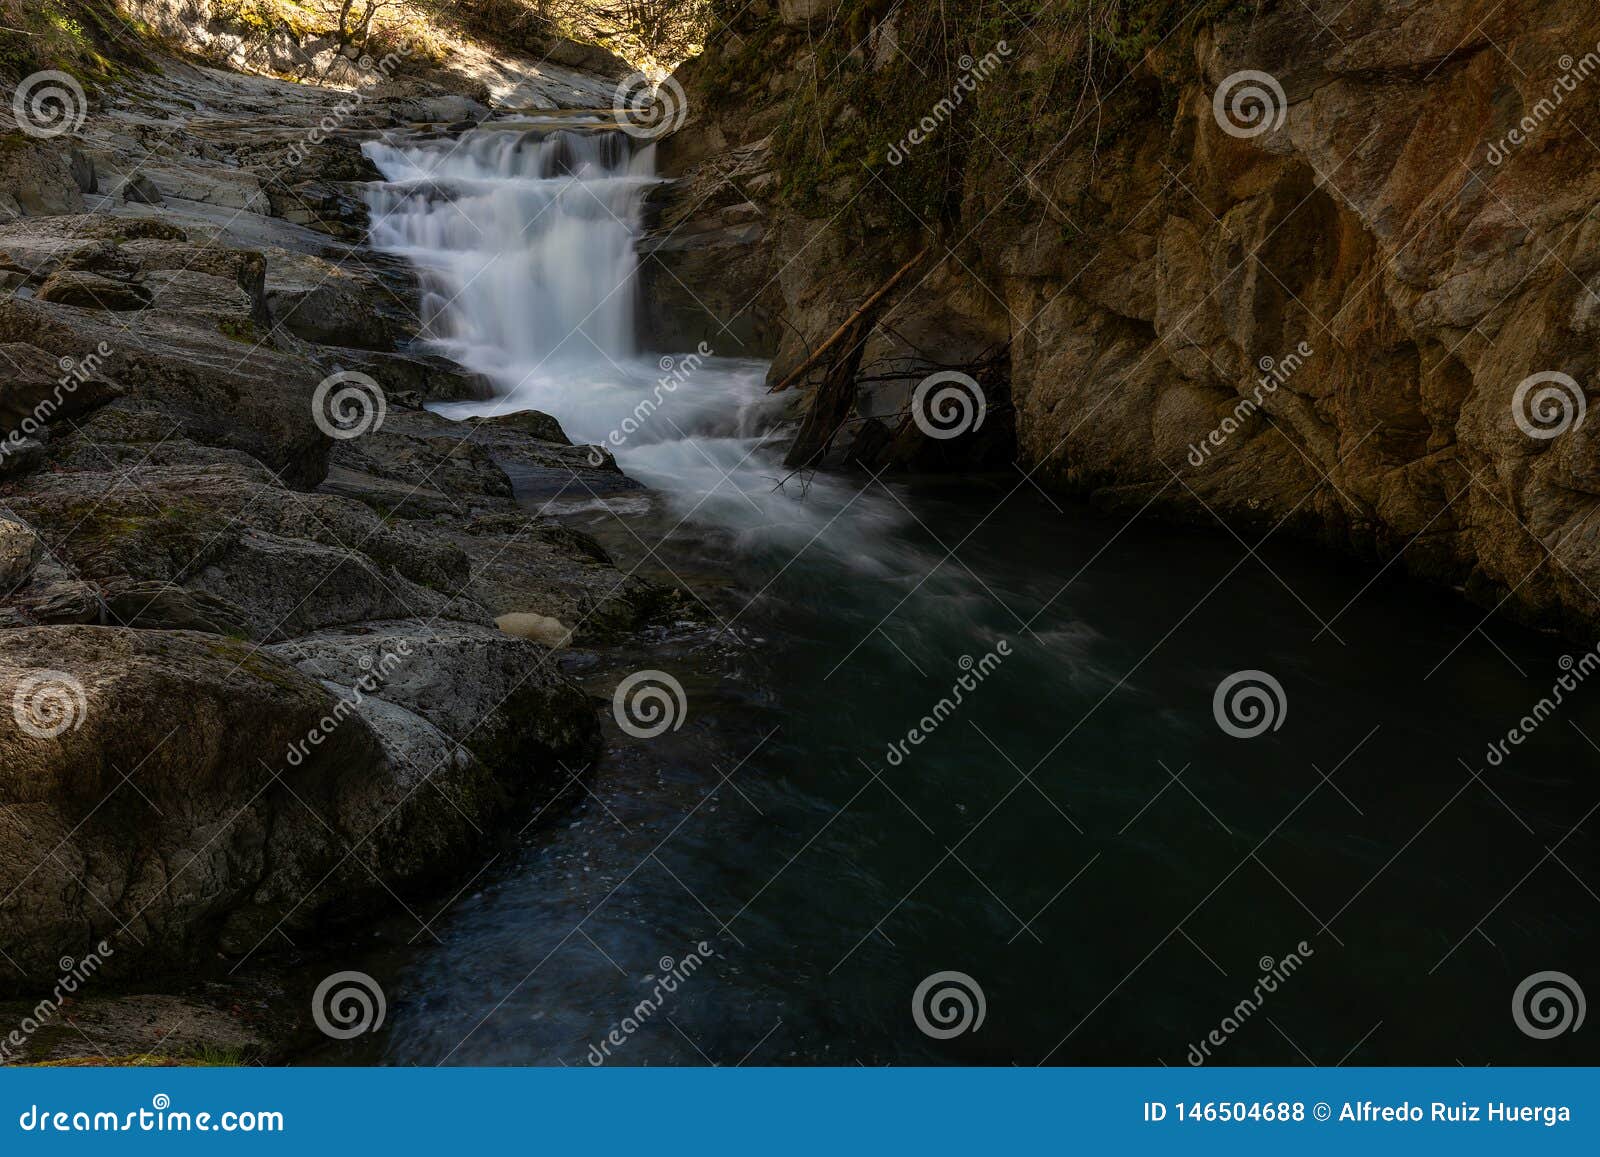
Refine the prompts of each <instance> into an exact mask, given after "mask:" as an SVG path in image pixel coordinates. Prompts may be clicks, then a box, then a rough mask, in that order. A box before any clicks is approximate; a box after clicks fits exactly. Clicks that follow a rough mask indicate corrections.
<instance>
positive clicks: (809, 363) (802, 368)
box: [767, 246, 929, 394]
mask: <svg viewBox="0 0 1600 1157" xmlns="http://www.w3.org/2000/svg"><path fill="white" fill-rule="evenodd" d="M928 248H929V247H928V246H924V247H923V248H922V250H921V251H920V252H919V253H918V254H917V255H916V256H915V257H913V258H912V259H911V260H910V261H907V262H906V263H905V264H904V265H902V266H901V267H900V268H899V269H897V270H895V273H894V276H893V277H891V278H889V280H888V281H886V282H884V283H883V285H882V286H881V287H880V288H879V289H878V291H877V292H876V293H874V294H873V295H872V296H871V297H869V298H867V300H866V301H864V302H862V303H861V307H860V308H859V309H857V310H856V311H855V312H854V313H852V314H851V315H850V316H849V317H848V318H846V319H845V322H844V324H843V325H841V326H840V327H839V328H838V329H836V330H834V331H833V336H832V337H830V338H828V340H827V341H825V342H823V343H822V344H821V345H819V346H818V347H817V349H816V352H815V353H813V354H812V355H811V356H810V357H808V358H807V359H806V360H805V361H803V362H801V363H800V365H799V366H798V367H796V369H795V370H794V371H793V372H791V373H790V374H789V376H788V377H786V378H784V379H783V381H781V382H779V383H778V384H777V385H775V386H773V387H772V389H770V390H768V391H767V392H768V393H771V394H781V393H783V391H785V390H787V389H788V388H789V387H790V386H792V385H794V384H795V383H796V382H798V381H800V380H801V379H803V378H804V377H805V376H806V375H807V374H808V373H810V372H811V371H812V370H813V369H815V368H816V365H817V363H818V362H820V361H821V360H822V359H823V357H824V356H825V355H826V354H827V352H828V351H829V350H831V349H832V348H833V347H834V346H836V345H838V344H839V342H840V340H841V339H842V338H843V337H844V336H845V334H847V333H849V332H850V331H851V329H853V328H854V326H855V324H856V323H857V322H858V321H860V320H861V319H862V318H863V317H865V316H866V315H867V313H868V312H870V311H871V309H872V308H873V307H874V306H875V305H877V304H878V303H879V302H880V301H882V300H883V299H884V298H885V297H887V296H888V295H889V294H890V293H891V292H893V290H894V287H895V286H897V285H899V284H900V282H901V281H903V280H904V279H905V276H906V274H908V273H910V272H911V270H912V269H914V268H915V267H916V265H917V263H918V262H919V261H921V260H922V259H923V258H924V257H926V256H927V255H928Z"/></svg>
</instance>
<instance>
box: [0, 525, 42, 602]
mask: <svg viewBox="0 0 1600 1157" xmlns="http://www.w3.org/2000/svg"><path fill="white" fill-rule="evenodd" d="M43 554H44V546H43V544H41V543H40V542H39V536H38V535H37V534H35V533H34V532H33V527H31V526H29V525H28V524H27V523H25V522H21V521H18V520H16V519H11V518H6V517H4V516H0V593H9V592H11V591H14V590H15V589H16V588H17V587H19V586H21V585H22V584H23V583H25V582H27V581H28V579H29V577H30V576H31V575H32V574H33V568H34V567H36V566H38V565H39V559H40V558H41V557H42V556H43Z"/></svg>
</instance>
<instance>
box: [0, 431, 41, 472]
mask: <svg viewBox="0 0 1600 1157" xmlns="http://www.w3.org/2000/svg"><path fill="white" fill-rule="evenodd" d="M43 461H44V443H43V442H41V441H39V440H38V439H36V438H23V437H20V436H19V435H18V434H17V433H16V432H15V431H13V432H12V433H11V434H10V435H8V436H7V437H6V438H5V440H4V441H0V478H9V477H11V476H12V475H15V474H26V473H28V472H29V471H30V470H37V469H38V468H39V464H40V463H42V462H43Z"/></svg>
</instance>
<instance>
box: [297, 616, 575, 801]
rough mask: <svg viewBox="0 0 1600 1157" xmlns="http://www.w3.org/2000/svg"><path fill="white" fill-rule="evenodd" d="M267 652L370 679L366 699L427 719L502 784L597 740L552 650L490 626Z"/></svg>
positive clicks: (381, 629)
mask: <svg viewBox="0 0 1600 1157" xmlns="http://www.w3.org/2000/svg"><path fill="white" fill-rule="evenodd" d="M269 649H270V650H271V651H273V652H274V653H275V654H277V655H279V656H281V657H283V658H284V659H286V660H288V661H289V662H291V663H293V664H295V666H297V667H298V668H299V669H300V670H301V671H303V672H305V673H306V674H308V675H310V676H312V677H313V678H316V679H321V680H323V681H325V682H330V683H334V684H338V685H340V686H352V687H353V686H357V685H359V684H361V681H363V680H366V681H367V685H366V686H365V688H364V689H365V691H366V693H367V694H368V695H371V696H373V697H375V698H378V699H382V700H385V701H387V702H390V703H394V704H398V705H399V706H401V707H404V708H406V709H407V710H409V711H412V712H414V713H415V714H417V715H418V716H420V717H422V718H423V719H426V720H427V721H428V722H429V723H430V724H432V725H433V726H434V727H436V728H438V729H439V731H440V732H441V733H442V734H444V735H445V736H447V737H448V738H449V739H450V740H451V741H453V742H455V743H460V744H462V745H463V746H465V747H466V748H467V749H468V750H470V751H471V752H472V753H473V754H474V755H475V756H476V757H477V758H478V759H479V760H481V761H483V762H484V763H485V764H486V765H487V766H488V767H489V768H490V769H491V770H493V771H495V772H497V773H501V774H503V775H504V776H507V777H511V776H526V775H528V774H530V773H531V772H533V771H535V770H536V769H537V768H538V767H544V768H546V769H553V766H554V761H556V760H558V759H560V758H562V756H563V754H564V753H569V752H572V751H575V750H581V749H582V748H584V747H585V745H587V744H588V743H589V742H591V741H592V739H593V737H594V735H596V734H597V726H596V723H595V718H594V712H593V710H592V709H591V707H590V705H589V702H588V699H587V697H586V696H585V695H584V693H583V692H582V691H581V690H579V689H578V688H577V687H575V686H574V685H573V684H571V683H569V682H568V681H567V680H566V679H565V678H563V677H562V676H561V675H560V674H559V673H558V672H557V671H556V670H555V668H554V667H553V665H552V664H551V662H550V653H549V651H548V650H547V649H545V648H544V647H540V646H537V645H535V644H533V643H530V642H527V641H525V640H523V639H520V638H512V637H510V636H508V635H506V634H504V633H502V632H499V631H497V630H495V629H494V628H492V627H480V626H473V625H470V624H465V623H441V624H436V625H435V624H429V623H422V622H389V623H364V624H361V625H359V626H358V627H352V628H345V629H343V630H341V631H338V632H320V633H318V634H314V635H308V636H305V637H302V638H298V639H295V640H293V641H291V642H288V643H281V644H278V645H277V646H274V647H271V648H269ZM565 778H566V777H565V776H561V777H560V778H558V779H553V780H551V782H550V784H549V785H548V786H550V787H552V788H554V787H559V786H560V783H561V782H562V781H563V780H564V779H565Z"/></svg>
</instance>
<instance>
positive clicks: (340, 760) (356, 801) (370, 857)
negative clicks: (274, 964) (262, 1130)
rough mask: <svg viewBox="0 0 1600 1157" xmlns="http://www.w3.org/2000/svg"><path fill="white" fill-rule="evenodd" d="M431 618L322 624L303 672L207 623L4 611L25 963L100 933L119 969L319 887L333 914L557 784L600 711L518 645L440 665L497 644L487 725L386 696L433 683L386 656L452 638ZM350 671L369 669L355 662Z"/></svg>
mask: <svg viewBox="0 0 1600 1157" xmlns="http://www.w3.org/2000/svg"><path fill="white" fill-rule="evenodd" d="M428 631H429V629H428V628H427V627H426V626H425V625H424V624H420V623H418V624H411V625H409V626H407V625H400V624H392V625H390V627H389V629H388V630H387V631H386V633H384V634H382V635H379V636H373V637H370V638H369V645H368V646H367V648H366V649H365V650H362V651H361V652H360V653H359V654H357V653H356V652H355V651H353V650H352V649H351V647H350V646H349V645H344V644H333V645H332V646H331V648H330V649H329V650H328V651H327V652H326V655H325V657H324V658H323V660H322V661H321V670H323V672H324V673H325V674H326V675H328V676H330V677H329V678H327V679H325V680H322V681H319V680H318V679H316V678H313V677H312V676H311V675H308V674H306V673H303V672H302V671H301V670H297V669H296V667H295V666H294V665H292V664H291V663H289V662H287V661H285V659H284V658H283V657H280V656H278V655H274V654H271V653H268V652H265V651H260V650H258V649H256V648H255V647H253V646H251V645H250V644H247V643H244V642H240V641H236V640H232V639H226V638H222V637H219V636H216V635H203V634H196V633H191V632H165V631H133V630H125V629H119V628H106V627H46V628H32V629H26V630H16V631H5V632H0V701H3V703H4V704H5V705H6V707H7V710H5V711H0V914H3V918H0V950H3V951H4V952H5V954H6V955H7V956H8V957H10V958H11V959H12V960H13V961H14V962H15V963H16V965H17V966H18V967H19V968H21V969H22V971H23V972H24V973H25V974H26V977H27V980H28V981H31V982H33V983H39V982H42V981H44V980H46V979H47V978H49V977H53V976H54V975H55V974H56V971H57V968H58V965H57V961H58V959H59V958H61V957H63V956H75V957H78V956H82V954H83V953H84V952H86V951H88V950H89V948H90V947H91V946H93V945H95V944H97V943H98V942H99V941H101V940H107V941H109V942H110V944H111V945H112V946H113V948H114V949H115V955H114V957H113V958H111V959H110V960H109V962H108V964H109V970H110V971H113V972H118V973H131V972H133V971H136V970H137V971H148V970H149V969H151V968H156V967H178V966H183V965H189V964H193V963H195V962H201V961H211V960H215V958H216V954H217V953H219V952H220V953H222V954H223V955H224V956H227V957H237V956H242V955H245V954H249V953H252V952H254V951H255V950H256V949H257V948H260V947H262V946H263V944H264V943H265V942H266V941H267V939H268V938H269V937H272V936H274V935H275V934H276V932H278V931H283V932H285V933H287V934H290V935H292V934H293V933H294V932H295V931H296V930H297V929H300V928H304V927H306V926H307V925H308V924H310V923H311V922H312V921H314V920H315V919H316V918H317V916H318V915H319V913H321V912H322V911H323V909H324V908H326V907H327V905H328V904H329V902H330V901H333V900H335V899H337V900H338V901H339V910H338V914H339V915H346V916H348V915H350V914H351V913H352V911H353V910H358V909H359V907H360V902H361V901H363V900H364V899H366V898H368V897H371V896H373V895H374V894H380V895H381V894H382V893H383V892H384V891H385V889H389V888H403V887H404V886H406V885H407V884H410V883H415V882H419V881H422V880H424V879H425V878H427V877H429V876H430V875H433V874H434V873H436V872H437V871H438V870H439V868H440V865H441V864H443V863H448V862H450V861H451V860H452V859H459V857H460V856H461V855H462V854H464V853H466V852H468V851H470V850H471V849H473V848H474V847H476V846H478V844H479V843H480V841H481V839H482V835H481V833H482V832H484V831H488V830H491V829H492V828H493V826H494V823H495V820H496V819H497V817H498V816H500V815H501V813H503V812H504V811H505V809H506V808H507V807H508V806H510V805H511V804H513V803H514V802H516V801H519V800H520V801H527V800H529V799H530V798H532V797H533V796H534V795H535V794H536V792H537V791H538V790H540V789H543V790H546V791H550V790H553V789H555V788H556V787H558V786H559V785H561V784H564V783H565V782H566V776H565V773H564V772H563V771H562V766H563V765H570V766H573V767H576V766H580V765H581V763H582V761H583V760H584V758H585V757H586V755H587V754H588V751H589V748H590V747H591V745H592V743H593V740H594V736H595V733H596V728H595V724H594V720H593V714H592V712H591V711H590V710H589V709H588V707H587V703H586V701H585V699H584V697H583V695H582V694H581V693H580V692H578V691H577V690H576V689H574V688H571V687H570V686H568V685H567V684H565V683H564V682H562V681H561V680H559V679H558V678H557V677H555V676H553V675H550V674H548V673H545V672H541V671H539V670H538V669H537V662H538V649H537V648H533V647H532V646H527V645H525V646H524V647H523V649H522V650H521V651H518V652H517V653H516V654H512V653H511V652H510V651H509V650H508V648H507V647H506V646H505V645H500V644H497V643H496V642H495V641H491V640H483V641H480V642H479V643H475V644H473V646H472V647H469V648H467V649H466V650H465V651H461V652H459V654H460V655H461V659H462V664H463V665H461V666H459V667H458V668H457V669H456V672H455V673H457V674H460V675H462V676H465V675H466V674H467V667H466V666H465V664H467V663H470V662H471V661H473V660H474V659H481V658H484V657H485V651H497V652H498V658H497V659H496V660H495V661H494V662H492V663H490V664H489V666H488V671H489V676H490V679H489V682H490V684H491V685H492V686H494V687H496V688H497V689H499V690H501V691H506V689H507V688H506V684H507V683H508V682H510V681H511V679H512V672H514V671H515V672H516V675H515V677H516V679H517V680H519V681H521V682H519V684H518V686H517V687H514V688H513V690H514V692H515V693H514V695H512V696H511V697H509V698H507V699H506V702H505V707H504V708H503V710H504V711H505V712H506V713H507V717H506V719H505V721H504V723H503V725H501V726H499V727H497V728H496V729H494V730H493V731H492V732H491V733H489V734H492V735H493V737H494V740H493V742H492V743H491V742H490V741H489V740H488V739H487V738H485V739H483V740H477V741H475V740H474V738H473V736H472V735H471V734H469V729H468V726H467V724H466V718H467V717H466V715H465V712H466V710H468V705H467V704H466V703H464V702H461V703H458V704H457V706H458V708H459V711H460V712H461V713H460V714H456V715H451V714H450V713H449V710H448V709H435V708H430V710H433V713H434V714H435V715H436V716H438V717H439V718H442V719H444V720H445V721H447V722H449V723H450V724H451V726H452V727H453V728H455V729H456V730H457V731H458V732H459V733H460V736H461V742H457V741H456V740H455V739H454V738H448V739H447V738H446V737H445V736H444V735H443V733H441V732H440V730H439V729H438V728H437V727H436V726H435V725H434V724H433V723H431V722H429V721H428V720H427V719H425V718H423V717H422V716H421V715H420V714H419V713H418V712H416V711H412V710H411V709H410V708H409V707H407V706H405V705H403V704H402V703H399V702H395V701H393V700H390V699H386V698H384V695H385V694H387V693H388V690H387V685H389V684H392V685H394V687H395V693H396V696H397V697H399V696H400V695H401V694H409V695H411V696H412V697H413V699H414V700H415V701H416V703H417V706H418V707H422V706H425V705H426V704H424V703H423V701H422V700H421V698H418V696H419V695H421V694H424V693H425V694H427V695H430V696H431V695H433V694H435V693H437V692H438V691H439V690H440V686H439V685H438V684H435V685H433V686H432V687H431V688H424V687H423V685H422V684H423V683H425V682H426V677H422V682H417V679H418V678H419V677H418V676H415V675H411V676H407V675H406V674H405V671H406V670H407V667H408V664H410V663H412V662H416V663H417V664H418V668H419V669H420V668H421V667H422V666H423V664H425V663H426V662H428V661H429V660H430V659H431V658H432V657H433V656H434V655H435V653H436V652H437V651H438V650H439V649H441V648H442V649H443V650H444V651H445V652H449V651H450V650H451V648H452V646H453V644H452V642H451V640H450V637H449V634H448V632H446V633H443V634H434V635H430V634H429V633H428ZM411 639H414V640H415V641H416V644H417V647H416V649H415V650H413V649H411V648H410V647H409V645H408V642H407V640H411ZM479 648H481V649H479ZM315 650H316V648H308V652H307V653H308V654H310V653H311V652H313V651H315ZM345 658H348V659H349V662H348V663H345V662H344V661H343V660H344V659H345ZM362 658H366V659H368V660H369V661H370V663H371V667H370V668H366V667H363V666H362V665H361V660H362ZM519 663H520V664H525V666H523V667H521V668H519V667H518V666H517V665H518V664H519ZM369 670H376V671H380V672H383V673H385V680H384V684H383V685H378V684H375V683H374V682H373V681H368V682H365V683H363V679H364V678H365V676H366V674H367V673H368V671H369ZM408 680H410V682H409V683H408ZM464 681H465V680H464ZM523 685H531V688H532V689H530V690H526V691H524V690H521V686H523ZM375 686H376V687H377V690H376V693H374V690H373V688H374V687H375ZM474 706H477V707H485V706H487V705H486V704H475V705H474ZM512 712H526V713H528V715H527V717H524V718H517V719H511V718H510V717H509V716H510V713H512ZM369 718H373V719H378V720H380V724H379V725H380V726H383V727H385V728H386V729H387V730H389V731H390V732H391V733H393V734H400V733H404V734H408V735H410V736H411V737H413V738H412V742H411V743H410V744H409V746H404V747H402V745H401V744H398V743H397V742H395V741H394V740H393V739H390V740H387V741H386V739H385V738H384V737H382V736H380V734H379V732H378V731H377V730H376V729H375V726H374V724H373V723H371V722H369ZM462 743H466V744H467V746H465V747H463V746H462ZM477 750H483V751H485V752H487V753H489V754H492V756H493V758H492V759H483V758H479V757H478V756H477V755H476V754H474V752H475V751H477ZM385 902H387V901H385ZM8 971H9V970H8ZM20 980H21V978H19V977H17V976H16V975H15V974H14V973H13V974H12V975H10V976H9V977H7V979H6V980H5V981H4V982H3V983H5V984H7V985H13V984H15V983H18V982H20Z"/></svg>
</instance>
